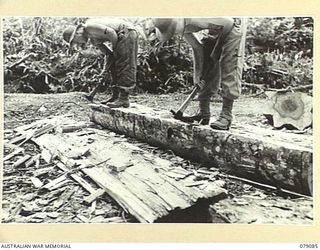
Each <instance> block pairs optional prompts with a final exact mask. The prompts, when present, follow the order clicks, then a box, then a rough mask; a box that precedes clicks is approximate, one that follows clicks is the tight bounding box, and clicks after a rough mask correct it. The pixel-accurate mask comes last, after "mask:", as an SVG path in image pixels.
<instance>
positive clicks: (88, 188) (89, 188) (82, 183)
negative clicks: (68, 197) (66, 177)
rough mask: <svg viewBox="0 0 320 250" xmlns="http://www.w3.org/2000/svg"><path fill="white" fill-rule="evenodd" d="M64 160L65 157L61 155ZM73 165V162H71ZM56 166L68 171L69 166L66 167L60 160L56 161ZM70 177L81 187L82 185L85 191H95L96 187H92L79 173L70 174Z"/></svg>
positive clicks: (91, 192)
mask: <svg viewBox="0 0 320 250" xmlns="http://www.w3.org/2000/svg"><path fill="white" fill-rule="evenodd" d="M61 157H62V158H63V159H64V160H67V158H66V157H64V156H61ZM72 165H73V163H72ZM57 167H59V168H60V169H61V170H62V171H64V172H66V173H68V172H69V171H70V170H71V168H69V167H67V166H66V165H65V164H63V163H62V162H58V163H57ZM70 177H71V178H72V179H74V180H75V181H76V182H78V183H79V184H80V186H81V187H83V188H84V189H85V190H86V191H88V192H89V193H90V194H93V193H96V189H94V188H93V187H92V186H91V185H90V184H89V183H88V182H87V181H86V180H85V179H83V178H82V177H81V176H80V175H78V174H71V175H70Z"/></svg>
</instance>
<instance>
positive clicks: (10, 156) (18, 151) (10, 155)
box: [3, 148, 24, 162]
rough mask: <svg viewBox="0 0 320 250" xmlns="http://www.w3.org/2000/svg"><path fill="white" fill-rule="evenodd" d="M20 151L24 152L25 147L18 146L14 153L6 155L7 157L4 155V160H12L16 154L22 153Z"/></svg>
mask: <svg viewBox="0 0 320 250" xmlns="http://www.w3.org/2000/svg"><path fill="white" fill-rule="evenodd" d="M20 153H24V149H23V148H18V149H16V150H15V151H13V152H12V153H10V154H8V155H6V156H5V157H3V161H4V162H5V161H8V160H10V159H11V158H12V157H14V156H16V155H18V154H20Z"/></svg>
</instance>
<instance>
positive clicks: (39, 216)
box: [32, 213, 47, 219]
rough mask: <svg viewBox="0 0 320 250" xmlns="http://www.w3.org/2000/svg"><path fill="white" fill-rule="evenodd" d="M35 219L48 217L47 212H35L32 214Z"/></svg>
mask: <svg viewBox="0 0 320 250" xmlns="http://www.w3.org/2000/svg"><path fill="white" fill-rule="evenodd" d="M32 218H33V219H45V218H47V213H35V214H34V215H33V216H32Z"/></svg>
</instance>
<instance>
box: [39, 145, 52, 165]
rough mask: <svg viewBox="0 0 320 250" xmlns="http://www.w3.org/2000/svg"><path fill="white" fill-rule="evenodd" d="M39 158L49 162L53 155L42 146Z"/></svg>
mask: <svg viewBox="0 0 320 250" xmlns="http://www.w3.org/2000/svg"><path fill="white" fill-rule="evenodd" d="M41 158H42V159H44V160H45V161H46V163H51V160H52V159H53V155H52V154H51V152H50V151H49V150H48V149H46V148H43V149H42V151H41Z"/></svg>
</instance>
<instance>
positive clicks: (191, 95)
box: [170, 85, 200, 122]
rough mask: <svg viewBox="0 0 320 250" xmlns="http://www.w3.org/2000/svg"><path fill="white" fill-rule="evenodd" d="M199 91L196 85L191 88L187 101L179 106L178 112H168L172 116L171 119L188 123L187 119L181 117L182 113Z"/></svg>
mask: <svg viewBox="0 0 320 250" xmlns="http://www.w3.org/2000/svg"><path fill="white" fill-rule="evenodd" d="M199 89H200V87H199V85H196V86H195V87H194V88H193V90H192V92H191V93H190V95H189V96H188V97H187V99H186V100H185V101H184V102H183V103H182V104H181V106H180V107H179V109H178V111H174V110H170V112H171V113H172V114H173V117H174V118H175V119H177V120H180V121H183V122H190V121H189V120H188V119H187V118H185V117H183V112H184V111H185V110H186V109H187V107H188V106H189V104H190V103H191V101H192V99H193V98H194V97H195V96H196V94H197V92H198V91H199Z"/></svg>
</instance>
